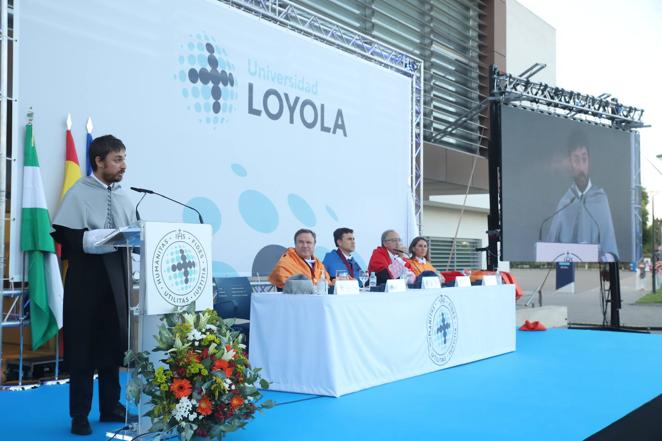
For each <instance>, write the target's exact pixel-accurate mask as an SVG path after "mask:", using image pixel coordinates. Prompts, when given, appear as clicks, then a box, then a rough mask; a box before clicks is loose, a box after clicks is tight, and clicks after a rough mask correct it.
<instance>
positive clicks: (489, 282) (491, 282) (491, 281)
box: [483, 275, 499, 286]
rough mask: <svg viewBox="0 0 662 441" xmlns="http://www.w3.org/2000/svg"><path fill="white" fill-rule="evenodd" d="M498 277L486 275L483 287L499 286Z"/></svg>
mask: <svg viewBox="0 0 662 441" xmlns="http://www.w3.org/2000/svg"><path fill="white" fill-rule="evenodd" d="M498 284H499V283H498V282H497V276H495V275H485V276H483V286H497V285H498Z"/></svg>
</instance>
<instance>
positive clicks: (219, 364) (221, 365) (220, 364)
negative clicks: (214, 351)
mask: <svg viewBox="0 0 662 441" xmlns="http://www.w3.org/2000/svg"><path fill="white" fill-rule="evenodd" d="M220 369H223V370H224V371H225V376H226V377H230V376H231V375H232V373H233V372H234V368H233V367H232V366H230V364H229V363H228V362H227V361H225V360H216V361H215V362H214V366H212V368H211V370H212V371H218V370H220Z"/></svg>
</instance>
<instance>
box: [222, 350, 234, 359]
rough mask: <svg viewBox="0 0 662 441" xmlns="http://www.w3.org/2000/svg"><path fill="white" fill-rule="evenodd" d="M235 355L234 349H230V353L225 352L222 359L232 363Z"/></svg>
mask: <svg viewBox="0 0 662 441" xmlns="http://www.w3.org/2000/svg"><path fill="white" fill-rule="evenodd" d="M234 354H235V352H234V349H230V350H229V351H227V352H225V354H223V356H222V357H221V358H222V359H223V360H225V361H230V360H232V358H233V357H234Z"/></svg>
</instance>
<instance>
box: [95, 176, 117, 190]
mask: <svg viewBox="0 0 662 441" xmlns="http://www.w3.org/2000/svg"><path fill="white" fill-rule="evenodd" d="M90 176H92V177H93V178H94V179H95V180H96V181H97V182H98V183H99V184H101V185H103V188H106V189H107V188H108V184H106V183H105V182H103V181H102V180H101V179H99V178H97V175H95V174H94V173H92V174H91V175H90ZM110 188H115V183H114V182H113V183H111V184H110Z"/></svg>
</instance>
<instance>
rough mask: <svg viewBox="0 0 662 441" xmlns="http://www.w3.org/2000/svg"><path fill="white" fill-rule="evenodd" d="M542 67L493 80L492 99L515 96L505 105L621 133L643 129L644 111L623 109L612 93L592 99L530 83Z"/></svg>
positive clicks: (538, 83) (538, 65)
mask: <svg viewBox="0 0 662 441" xmlns="http://www.w3.org/2000/svg"><path fill="white" fill-rule="evenodd" d="M536 66H537V67H536ZM540 66H543V67H544V65H540V64H539V63H536V64H535V65H533V66H531V67H530V68H529V69H527V70H525V71H524V72H523V73H522V74H521V75H520V76H515V75H512V74H507V73H501V72H499V73H498V74H496V75H495V77H494V79H493V81H494V85H495V87H494V89H493V95H492V98H493V99H494V98H496V97H502V98H503V97H505V96H508V92H516V93H517V94H518V97H517V99H515V100H513V99H511V100H504V103H505V104H512V105H516V106H518V107H525V108H532V109H533V110H538V111H542V112H548V113H553V114H558V115H559V116H563V117H566V118H571V119H575V120H581V121H584V122H590V123H594V124H599V125H603V126H608V127H616V128H619V129H622V130H628V131H629V130H634V129H638V128H642V127H644V123H643V121H642V116H643V113H644V110H643V109H639V108H637V107H634V106H626V105H623V104H622V103H621V102H619V100H618V99H617V98H615V97H612V96H611V94H609V93H602V94H600V95H598V96H592V95H588V94H584V93H579V92H576V91H573V90H566V89H563V88H561V87H555V86H550V85H548V84H545V83H540V82H535V81H531V79H530V77H531V76H532V75H533V74H535V73H537V72H538V71H540V70H541V69H542V67H540ZM536 69H537V70H536Z"/></svg>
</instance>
